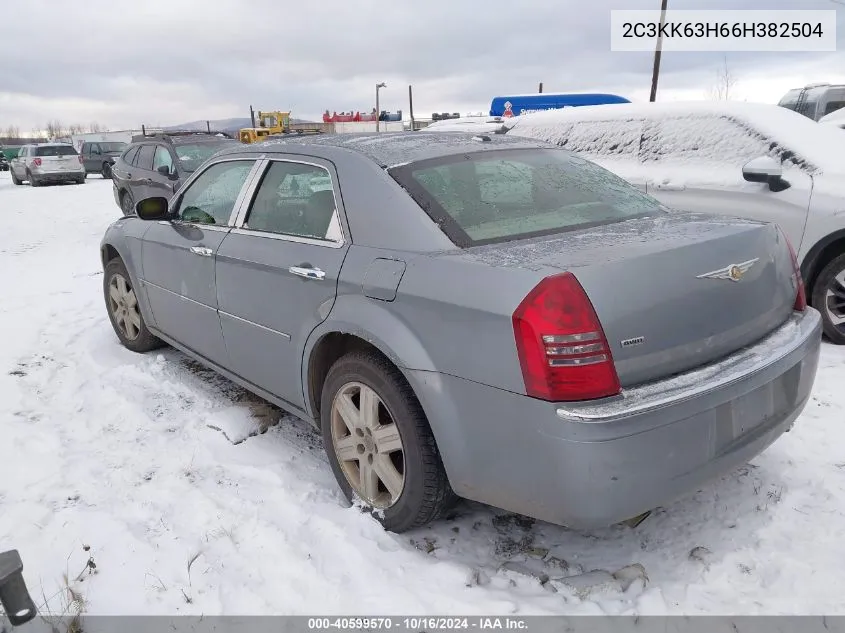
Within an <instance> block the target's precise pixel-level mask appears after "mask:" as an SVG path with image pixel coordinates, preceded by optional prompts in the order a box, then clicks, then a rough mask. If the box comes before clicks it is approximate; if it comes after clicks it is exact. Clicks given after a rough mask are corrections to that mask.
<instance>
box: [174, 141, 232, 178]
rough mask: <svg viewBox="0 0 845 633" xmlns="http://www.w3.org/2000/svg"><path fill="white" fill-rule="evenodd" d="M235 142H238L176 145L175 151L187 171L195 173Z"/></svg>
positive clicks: (205, 142)
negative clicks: (216, 154)
mask: <svg viewBox="0 0 845 633" xmlns="http://www.w3.org/2000/svg"><path fill="white" fill-rule="evenodd" d="M234 142H236V141H232V140H230V139H221V140H219V141H204V142H202V143H184V144H182V143H179V144H178V145H174V149H175V150H176V156H178V157H179V162H180V163H181V164H182V167H183V168H184V169H185V171H195V170H196V169H197V167H199V166H200V165H202V164H203V163H204V162H205V161H207V160H208V159H209V158H211V157H212V156H213V155H214V154H215V153H217V152H218V151H220V150H221V149H223V147H224V146H226V145H229V144H231V143H234Z"/></svg>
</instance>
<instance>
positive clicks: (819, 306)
mask: <svg viewBox="0 0 845 633" xmlns="http://www.w3.org/2000/svg"><path fill="white" fill-rule="evenodd" d="M811 305H812V306H813V307H814V308H815V309H816V310H818V311H819V312H820V313H821V315H822V328H823V329H824V333H825V336H827V338H829V339H830V342H831V343H835V344H836V345H845V321H843V319H845V254H842V255H840V256H839V257H836V258H834V259H833V261H831V262H829V263H828V264H827V266H825V267H824V268H823V269H822V271H821V272H820V273H819V276H818V277H817V278H816V282H815V284H813V295H812V297H811ZM837 321H842V322H841V323H839V324H838V325H837Z"/></svg>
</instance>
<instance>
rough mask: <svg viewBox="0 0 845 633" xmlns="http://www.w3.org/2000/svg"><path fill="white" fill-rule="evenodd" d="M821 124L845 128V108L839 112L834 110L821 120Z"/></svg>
mask: <svg viewBox="0 0 845 633" xmlns="http://www.w3.org/2000/svg"><path fill="white" fill-rule="evenodd" d="M819 123H824V124H826V125H835V126H836V127H843V128H845V108H840V109H839V110H834V111H833V112H831V113H830V114H826V115H825V116H823V117H822V118H821V119H819Z"/></svg>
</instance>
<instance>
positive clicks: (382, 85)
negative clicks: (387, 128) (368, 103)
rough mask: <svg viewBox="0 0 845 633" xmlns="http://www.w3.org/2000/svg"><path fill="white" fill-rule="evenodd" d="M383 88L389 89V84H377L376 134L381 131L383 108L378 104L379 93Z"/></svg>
mask: <svg viewBox="0 0 845 633" xmlns="http://www.w3.org/2000/svg"><path fill="white" fill-rule="evenodd" d="M382 88H387V84H386V83H384V82H383V81H382V82H381V83H378V84H376V132H378V131H379V129H380V126H379V119H380V118H381V108H380V106H379V102H378V91H379V90H380V89H382Z"/></svg>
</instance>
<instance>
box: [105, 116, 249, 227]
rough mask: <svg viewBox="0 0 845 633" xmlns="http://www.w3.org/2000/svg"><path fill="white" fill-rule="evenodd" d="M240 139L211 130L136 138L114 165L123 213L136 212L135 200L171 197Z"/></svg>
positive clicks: (116, 195)
mask: <svg viewBox="0 0 845 633" xmlns="http://www.w3.org/2000/svg"><path fill="white" fill-rule="evenodd" d="M237 142H238V141H236V140H234V139H232V138H231V137H229V136H226V135H223V134H215V133H207V132H164V133H155V134H143V135H140V136H135V137H133V138H132V144H131V145H129V147H127V148H126V151H124V152H123V154H121V155H120V157H119V158H117V159H116V160H115V162H114V165H113V166H112V181H113V182H114V200H115V202H116V203H117V206H119V207H120V209H121V211H123V215H131V214H134V213H135V202H136V201H138V200H143V199H144V198H150V197H154V196H161V197H164V198H167V199H168V200H169V199H170V197H171V196H172V195H173V193H174V192H175V191H176V190H177V189H178V188H179V186H180V185H181V184H182V182H184V180H185V178H186V177H187V176H189V175H190V174H191V173H192V172H194V171H195V170H196V169H197V168H198V167H199V166H200V165H202V164H203V163H204V162H205V161H206V160H207V159H209V158H210V157H211V156H212V155H214V154H215V153H217V151H219V150H220V149H222V148H223V147H225V146H228V145H231V144H233V143H237Z"/></svg>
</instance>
